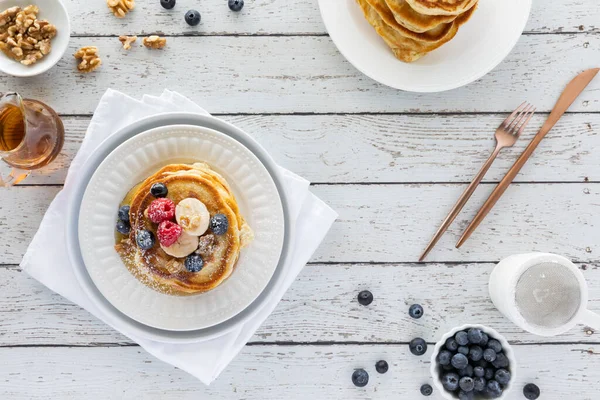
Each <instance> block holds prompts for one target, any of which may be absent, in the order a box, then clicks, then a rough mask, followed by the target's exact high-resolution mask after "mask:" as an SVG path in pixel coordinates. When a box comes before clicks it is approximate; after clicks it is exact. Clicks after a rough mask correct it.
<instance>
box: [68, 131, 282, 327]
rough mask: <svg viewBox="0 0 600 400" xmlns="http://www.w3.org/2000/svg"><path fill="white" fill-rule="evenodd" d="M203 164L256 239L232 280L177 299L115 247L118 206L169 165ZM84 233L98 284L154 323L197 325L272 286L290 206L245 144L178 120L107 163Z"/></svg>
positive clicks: (121, 305) (95, 181)
mask: <svg viewBox="0 0 600 400" xmlns="http://www.w3.org/2000/svg"><path fill="white" fill-rule="evenodd" d="M198 161H204V162H207V163H208V164H209V165H211V166H212V167H213V168H214V169H215V170H216V171H217V172H219V173H220V174H222V175H223V176H224V177H225V179H226V180H227V181H228V182H229V184H230V185H231V187H232V190H233V192H234V195H235V197H236V199H237V201H238V204H239V207H240V211H241V213H242V215H243V216H244V218H245V219H246V220H247V221H248V224H249V225H250V226H251V227H252V229H253V230H254V232H255V240H254V241H253V242H252V243H251V245H250V246H249V247H248V248H247V249H244V250H242V253H241V255H240V258H239V260H238V262H237V265H236V268H235V270H234V272H233V274H232V275H231V277H229V279H227V280H226V281H225V282H223V283H222V284H221V285H220V286H218V287H217V288H215V289H213V290H211V291H209V292H206V293H202V294H198V295H194V296H188V297H180V296H170V295H166V294H162V293H159V292H157V291H155V290H153V289H150V288H149V287H147V286H145V285H144V284H142V283H141V282H139V281H138V280H137V279H136V278H135V277H134V276H133V275H132V274H131V273H130V272H129V271H128V270H127V268H126V267H125V265H124V264H123V262H122V261H121V259H120V257H119V255H118V254H117V252H116V251H115V250H114V244H115V230H114V229H115V228H114V227H115V223H116V220H117V210H118V208H119V203H120V202H121V201H122V199H123V198H124V197H125V195H126V194H127V192H128V191H129V190H130V189H131V188H132V187H133V186H134V185H135V184H137V183H139V182H140V181H142V180H143V179H145V178H147V177H148V176H150V175H151V174H152V173H154V172H156V171H157V170H158V169H159V168H161V167H162V166H164V165H167V164H172V163H179V162H183V163H192V162H198ZM78 236H79V244H80V249H81V254H82V257H83V260H84V263H85V267H86V269H87V271H88V273H89V275H90V277H91V279H92V281H93V282H94V284H95V285H96V287H97V288H98V290H99V291H100V292H101V293H102V295H103V296H104V297H105V298H106V299H107V300H108V301H109V302H110V303H111V304H112V305H113V306H114V307H115V308H117V309H118V310H119V311H121V312H122V313H123V314H125V315H127V316H129V317H130V318H132V319H134V320H136V321H138V322H140V323H142V324H145V325H148V326H151V327H154V328H158V329H164V330H171V331H190V330H198V329H204V328H207V327H211V326H214V325H217V324H220V323H221V322H223V321H226V320H228V319H230V318H232V317H233V316H235V315H237V314H238V313H240V312H241V311H243V310H244V309H245V308H246V307H248V306H249V305H250V304H251V303H252V302H253V301H254V300H255V299H256V298H257V297H258V296H259V295H260V293H261V292H262V291H263V290H264V288H265V287H266V285H267V284H268V283H269V280H270V279H271V277H272V276H273V273H274V272H275V269H276V268H277V265H278V263H279V259H280V256H281V251H282V248H283V242H284V216H283V207H282V203H281V198H280V196H279V192H278V190H277V187H276V185H275V183H274V182H273V179H272V178H271V175H270V174H269V172H268V171H267V169H266V168H265V166H264V165H263V164H262V163H261V162H260V161H259V159H258V158H257V157H256V156H255V155H254V154H253V153H252V152H251V151H250V150H248V149H247V148H246V147H245V146H243V145H242V144H241V143H239V142H238V141H236V140H235V139H233V138H231V137H229V136H227V135H225V134H223V133H220V132H217V131H214V130H212V129H208V128H204V127H199V126H191V125H175V126H173V125H172V126H165V127H160V128H156V129H152V130H149V131H147V132H144V133H141V134H139V135H136V136H134V137H133V138H131V139H129V140H127V141H126V142H124V143H123V144H122V145H120V146H119V147H117V148H116V149H115V150H114V151H113V152H111V153H110V154H109V155H108V157H106V159H105V160H104V161H103V162H102V163H101V164H100V166H99V167H98V169H97V170H96V171H95V172H94V175H93V176H92V178H91V180H90V182H89V184H88V186H87V188H86V190H85V193H84V195H83V200H82V203H81V208H80V212H79V223H78Z"/></svg>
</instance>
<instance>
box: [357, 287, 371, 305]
mask: <svg viewBox="0 0 600 400" xmlns="http://www.w3.org/2000/svg"><path fill="white" fill-rule="evenodd" d="M358 302H359V303H360V304H362V305H363V306H368V305H369V304H371V303H372V302H373V293H371V292H369V291H368V290H363V291H362V292H360V293H359V294H358Z"/></svg>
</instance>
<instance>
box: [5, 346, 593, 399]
mask: <svg viewBox="0 0 600 400" xmlns="http://www.w3.org/2000/svg"><path fill="white" fill-rule="evenodd" d="M431 351H432V350H431V348H430V349H429V353H427V354H426V355H425V356H423V357H420V358H418V357H415V356H413V355H411V354H410V353H409V352H408V347H407V346H383V345H379V346H376V345H366V346H325V347H321V346H256V347H255V346H253V347H246V348H245V349H244V350H242V352H241V354H240V355H239V356H238V357H237V358H236V359H235V360H234V361H233V363H232V364H231V365H230V366H229V367H228V369H227V370H226V371H225V372H224V373H223V374H222V375H221V376H220V377H219V379H218V380H217V381H216V382H214V383H213V384H212V385H211V386H210V387H208V388H206V387H204V386H203V385H202V384H201V383H200V382H199V381H198V380H196V379H195V378H193V377H192V376H190V375H187V374H186V373H184V372H182V371H181V370H178V369H176V368H174V367H171V366H169V365H166V364H164V363H162V362H160V361H158V360H156V359H155V358H153V357H151V356H149V355H148V354H146V353H145V352H144V351H143V350H141V349H140V348H137V347H126V348H12V349H11V348H5V349H1V350H0V381H2V382H3V384H2V387H3V394H4V396H5V397H6V398H10V399H14V400H18V399H27V400H36V399H43V400H46V399H49V398H50V399H58V398H86V399H107V398H109V399H117V398H119V399H121V398H128V399H130V398H143V399H161V400H163V399H198V398H199V396H200V398H211V399H222V400H225V399H236V400H237V399H247V400H251V399H256V400H264V399H273V400H274V399H298V400H300V399H301V400H305V399H310V398H314V399H319V400H339V399H349V400H352V399H361V400H362V399H386V400H387V399H394V398H395V399H420V398H421V397H422V396H421V395H420V394H419V387H420V386H421V384H423V383H427V382H429V383H431V381H432V380H431V377H430V375H429V360H428V355H429V354H430V352H431ZM515 353H516V354H515V356H516V358H517V359H518V366H519V370H518V373H517V377H516V379H515V383H514V384H515V389H514V390H513V391H512V392H511V393H510V394H509V396H508V397H507V398H508V399H510V400H521V399H523V394H522V392H521V391H522V387H523V386H524V385H525V384H526V383H529V382H535V383H536V384H537V385H538V386H539V387H540V388H541V390H542V393H543V395H542V398H543V399H548V400H559V399H560V400H562V399H567V398H574V399H577V400H592V399H596V398H597V396H598V385H600V369H599V368H598V361H599V360H598V358H599V357H600V355H599V354H600V348H597V347H594V346H592V347H589V346H581V345H556V346H540V345H537V346H529V345H528V346H516V347H515ZM380 359H386V360H387V361H388V363H389V364H390V370H389V372H388V373H387V374H385V375H379V374H377V373H376V372H375V368H374V365H375V363H376V362H377V361H378V360H380ZM355 368H365V369H367V370H368V372H369V373H370V381H369V384H368V385H367V387H365V388H363V389H358V388H356V387H354V386H353V385H352V382H351V379H350V377H351V375H352V372H353V371H354V369H355ZM109 382H110V384H108V383H109ZM574 396H575V397H574ZM431 399H433V400H440V399H441V396H440V395H439V393H437V392H436V393H435V394H434V395H433V396H432V397H431Z"/></svg>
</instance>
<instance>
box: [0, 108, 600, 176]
mask: <svg viewBox="0 0 600 400" xmlns="http://www.w3.org/2000/svg"><path fill="white" fill-rule="evenodd" d="M505 117H506V115H505V114H498V115H487V114H485V115H440V116H437V115H436V116H431V115H310V116H308V115H249V116H247V115H246V116H230V115H226V116H223V117H222V118H223V119H225V120H227V121H229V122H231V123H234V124H236V125H237V126H239V127H241V128H243V129H245V130H246V131H247V132H248V133H250V134H251V135H252V136H254V137H255V138H256V139H258V140H259V141H260V143H261V144H262V145H263V146H264V147H265V148H266V149H267V150H268V151H269V152H270V153H271V155H272V156H273V157H274V158H275V160H276V161H277V162H279V163H280V164H281V165H282V166H284V167H286V168H288V169H290V170H291V171H294V172H296V173H298V174H300V175H302V176H304V177H306V178H307V179H309V180H310V181H312V182H320V183H385V182H387V183H396V182H400V183H408V182H469V181H470V180H471V179H472V177H473V176H474V175H475V173H476V171H477V170H478V169H479V167H480V165H482V164H483V162H484V159H485V158H487V156H488V153H489V152H490V151H491V149H492V148H493V146H494V136H493V132H494V130H495V129H496V127H497V126H498V125H499V124H500V122H501V121H502V120H503V119H504V118H505ZM545 118H546V115H539V116H536V117H535V118H534V119H533V120H532V122H531V127H530V129H529V130H528V131H526V132H525V133H524V135H523V137H522V138H521V140H520V141H519V142H518V143H517V144H516V145H515V146H514V148H513V149H509V150H505V152H504V153H502V155H501V156H500V157H499V158H498V160H496V162H495V164H494V166H493V168H492V170H491V171H490V172H489V173H488V175H487V176H486V178H485V181H486V182H498V181H499V180H500V179H501V178H502V177H503V176H504V173H505V172H506V171H507V170H508V169H509V168H510V166H511V165H512V163H513V161H514V160H515V159H516V157H517V156H518V155H519V154H520V153H521V151H522V149H524V148H525V146H526V145H527V144H528V143H529V140H530V139H531V137H533V135H534V134H535V131H536V128H537V127H539V126H541V124H542V123H543V120H544V119H545ZM64 122H65V126H66V130H67V138H66V142H65V147H64V150H63V153H62V154H61V156H60V157H59V158H58V159H57V161H55V162H54V163H53V164H51V165H50V166H48V167H47V168H45V169H43V170H41V171H36V172H34V173H33V174H32V175H31V176H30V177H29V178H28V179H27V180H26V181H25V183H27V184H62V183H63V182H64V178H65V176H66V173H67V168H68V167H69V163H70V162H71V160H72V158H73V157H74V156H75V153H76V152H77V150H78V149H79V146H80V144H81V141H82V139H83V136H84V135H85V131H86V129H87V126H88V124H89V117H65V118H64ZM599 127H600V114H569V115H566V116H565V117H563V119H562V120H561V121H560V122H559V124H558V125H557V126H556V127H555V128H554V130H553V131H552V133H551V134H549V135H548V137H547V138H546V139H544V141H543V142H542V144H541V145H540V147H539V148H538V150H536V153H535V155H534V157H533V158H532V159H531V160H530V161H529V163H528V164H527V165H526V167H525V168H524V170H523V171H522V172H521V174H520V175H519V176H518V178H517V181H519V182H561V181H571V182H575V181H580V182H584V181H586V179H587V180H588V181H600V169H599V168H598V161H597V154H595V153H594V151H593V149H597V148H600V128H599ZM8 170H9V168H8V167H7V166H5V165H0V173H2V172H4V173H5V174H6V173H7V171H8Z"/></svg>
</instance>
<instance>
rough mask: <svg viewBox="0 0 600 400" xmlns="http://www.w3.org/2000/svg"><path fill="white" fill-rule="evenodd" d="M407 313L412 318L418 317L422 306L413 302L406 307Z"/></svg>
mask: <svg viewBox="0 0 600 400" xmlns="http://www.w3.org/2000/svg"><path fill="white" fill-rule="evenodd" d="M408 315H410V316H411V317H412V318H414V319H419V318H421V317H422V316H423V307H421V305H420V304H413V305H412V306H410V308H409V309H408Z"/></svg>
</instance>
